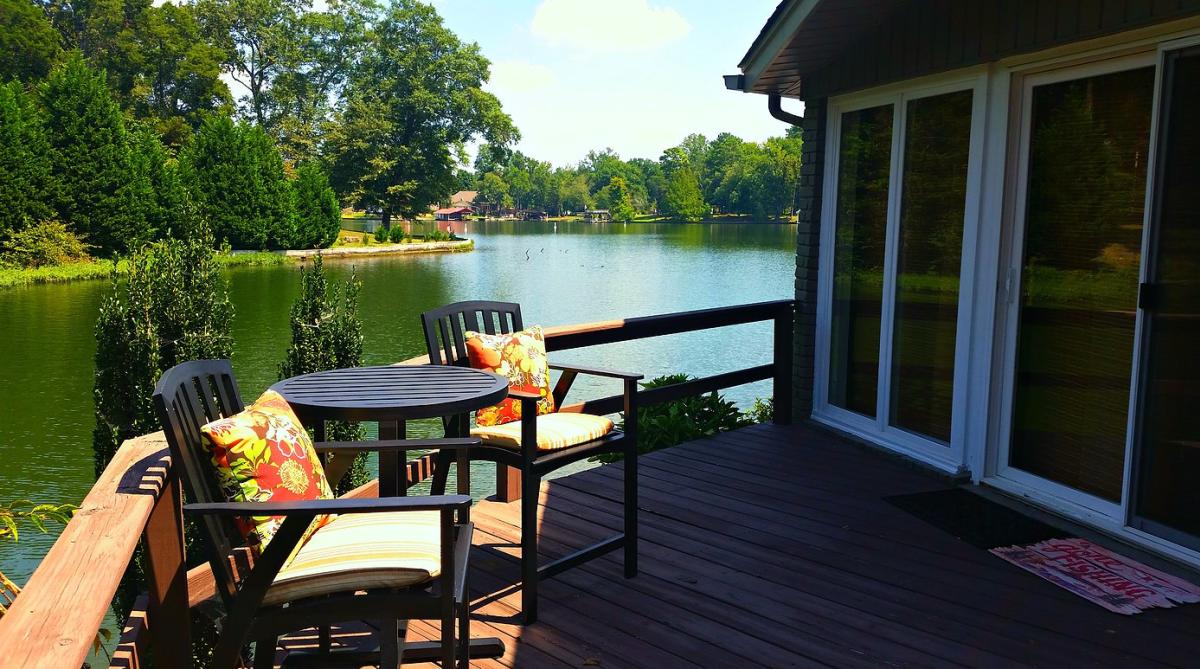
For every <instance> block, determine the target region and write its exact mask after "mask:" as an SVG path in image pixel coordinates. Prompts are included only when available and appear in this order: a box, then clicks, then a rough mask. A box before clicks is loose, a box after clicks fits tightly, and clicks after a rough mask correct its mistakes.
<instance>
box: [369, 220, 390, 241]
mask: <svg viewBox="0 0 1200 669" xmlns="http://www.w3.org/2000/svg"><path fill="white" fill-rule="evenodd" d="M390 234H391V233H390V232H388V229H387V228H385V227H383V226H382V225H381V226H379V227H377V228H375V241H377V242H379V243H380V244H383V243H385V242H386V241H387V240H388V235H390ZM363 240H364V241H365V240H366V237H363Z"/></svg>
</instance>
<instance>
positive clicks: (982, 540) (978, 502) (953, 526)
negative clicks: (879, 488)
mask: <svg viewBox="0 0 1200 669" xmlns="http://www.w3.org/2000/svg"><path fill="white" fill-rule="evenodd" d="M884 499H885V500H887V501H888V502H890V503H891V504H892V505H894V506H896V507H898V508H900V509H903V510H905V511H907V512H909V513H911V514H912V515H914V516H916V517H918V518H920V519H921V520H923V521H925V522H927V523H929V524H930V525H933V526H934V527H936V528H938V529H940V530H942V531H943V532H946V533H948V534H951V535H953V536H955V537H957V538H958V539H960V540H962V541H964V542H966V543H968V544H970V545H972V546H974V547H976V548H981V549H983V550H989V549H992V548H995V547H996V546H1013V545H1020V544H1032V543H1037V542H1039V541H1045V540H1046V539H1055V538H1059V537H1063V536H1066V532H1063V531H1062V530H1060V529H1058V528H1056V527H1053V526H1051V525H1047V524H1046V523H1043V522H1041V521H1040V520H1036V519H1034V518H1030V517H1029V516H1026V515H1025V514H1023V513H1021V512H1019V511H1015V510H1013V509H1011V508H1009V507H1007V506H1004V505H1003V504H998V503H996V502H993V501H992V500H990V499H987V498H986V497H984V496H982V495H977V494H975V493H973V492H971V491H969V490H965V489H963V488H947V489H945V490H934V491H931V492H918V493H914V494H910V495H893V496H891V497H884Z"/></svg>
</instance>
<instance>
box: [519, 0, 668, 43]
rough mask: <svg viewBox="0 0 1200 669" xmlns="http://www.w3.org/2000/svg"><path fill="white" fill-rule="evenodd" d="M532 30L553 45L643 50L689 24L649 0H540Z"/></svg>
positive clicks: (661, 41) (663, 40) (666, 40)
mask: <svg viewBox="0 0 1200 669" xmlns="http://www.w3.org/2000/svg"><path fill="white" fill-rule="evenodd" d="M530 28H531V30H532V31H533V33H534V34H535V35H537V36H539V37H541V38H542V39H544V40H546V41H547V42H549V43H550V44H553V45H561V46H569V47H575V48H579V49H586V50H591V51H644V50H649V49H654V48H657V47H660V46H663V45H665V44H669V43H671V42H674V41H676V40H678V39H681V38H683V36H684V35H686V34H687V33H688V31H689V30H690V29H691V26H689V25H688V22H687V21H686V20H685V19H684V18H683V16H681V15H680V14H679V12H677V11H675V10H674V9H670V8H668V7H652V6H650V2H649V0H603V1H600V0H543V2H542V4H541V5H539V6H538V8H537V11H535V12H534V14H533V24H532V25H531V26H530Z"/></svg>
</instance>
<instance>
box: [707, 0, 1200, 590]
mask: <svg viewBox="0 0 1200 669" xmlns="http://www.w3.org/2000/svg"><path fill="white" fill-rule="evenodd" d="M740 70H741V72H740V74H735V75H729V76H727V77H726V85H727V87H729V88H731V89H735V90H741V91H745V92H747V93H757V94H762V95H764V96H767V99H766V100H764V102H766V103H767V104H765V105H764V107H766V108H765V109H764V110H763V113H768V112H769V113H771V114H772V115H773V116H775V117H776V118H779V119H781V120H784V121H786V122H789V123H793V124H798V125H802V127H803V137H804V149H803V152H804V153H803V167H802V170H801V173H802V175H803V176H802V184H801V189H802V193H801V207H800V209H801V213H800V221H799V234H798V237H799V243H798V262H797V270H796V298H797V331H796V341H797V349H796V351H797V355H796V365H797V379H798V381H797V388H796V398H795V399H796V402H795V405H796V407H797V412H798V413H799V414H801V415H802V416H803V417H805V418H809V417H810V418H811V419H812V420H813V421H816V422H818V423H821V424H823V425H826V426H829V427H832V428H836V429H837V430H840V431H842V432H845V433H849V434H851V435H854V436H855V437H857V438H859V439H862V440H866V441H868V442H872V443H874V444H877V445H879V446H881V447H883V448H886V449H890V450H892V451H895V452H898V453H901V454H904V455H905V456H908V457H910V458H913V459H916V460H919V461H921V462H923V463H925V464H927V465H929V466H932V467H935V468H937V469H939V470H942V471H944V472H947V473H951V474H961V475H964V476H969V477H970V478H971V480H973V481H974V482H976V483H978V484H981V485H984V486H989V487H991V488H994V489H996V490H999V491H1002V492H1004V493H1007V494H1010V495H1012V496H1014V497H1017V498H1022V499H1025V500H1027V501H1030V502H1032V503H1034V504H1037V505H1040V506H1042V507H1044V508H1046V509H1048V510H1050V511H1052V512H1054V513H1057V514H1061V515H1064V516H1067V517H1070V518H1072V519H1075V520H1077V521H1080V522H1083V523H1085V524H1088V525H1091V526H1093V527H1096V528H1099V529H1100V530H1102V531H1105V532H1107V533H1109V534H1111V535H1113V536H1115V537H1118V538H1120V539H1122V540H1125V541H1128V542H1131V543H1135V544H1138V545H1141V546H1142V547H1146V548H1150V549H1152V550H1156V551H1158V552H1160V553H1162V554H1165V555H1168V556H1171V557H1173V558H1175V559H1177V560H1179V561H1182V562H1185V563H1190V564H1192V565H1193V566H1195V565H1200V354H1197V342H1200V215H1198V214H1197V212H1198V211H1200V200H1198V198H1200V188H1198V186H1200V2H1195V1H1187V0H1183V1H1173V2H1135V1H1132V0H1123V1H1108V2H1102V1H1100V0H1041V1H1039V2H1032V1H1028V0H978V1H969V2H954V1H949V0H877V1H870V0H786V1H785V2H782V3H780V5H779V6H778V8H777V9H776V11H775V13H774V14H773V15H772V17H771V18H770V20H769V21H768V23H767V24H766V25H765V26H764V27H763V29H762V32H761V34H760V35H759V36H758V38H757V39H756V40H755V42H754V43H753V45H752V46H751V47H750V50H749V52H748V53H747V54H746V56H745V58H744V59H743V60H742V62H741V64H740ZM785 99H792V100H797V99H798V100H802V101H803V117H802V118H801V117H799V116H797V115H793V114H792V113H789V112H788V111H786V110H785V109H784V107H785V106H793V105H794V106H795V107H796V109H797V110H799V108H800V103H799V102H795V101H793V102H790V103H789V102H785V101H784V100H785Z"/></svg>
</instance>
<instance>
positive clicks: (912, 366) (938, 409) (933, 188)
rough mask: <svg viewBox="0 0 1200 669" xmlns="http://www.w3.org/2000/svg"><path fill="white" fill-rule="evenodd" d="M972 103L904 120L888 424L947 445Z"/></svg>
mask: <svg viewBox="0 0 1200 669" xmlns="http://www.w3.org/2000/svg"><path fill="white" fill-rule="evenodd" d="M972 97H973V94H972V91H970V90H965V91H958V92H954V93H948V94H945V95H936V96H931V97H926V98H918V99H916V100H911V101H909V102H908V104H907V105H906V109H905V119H904V125H905V132H904V167H903V169H902V170H901V174H902V177H903V181H902V182H901V183H902V186H901V188H902V190H901V205H900V228H899V240H898V249H897V257H896V284H895V285H896V294H895V309H894V316H893V319H894V325H893V335H892V351H891V358H892V360H891V368H892V369H891V375H892V377H891V388H890V394H891V399H890V405H891V413H890V422H891V424H892V425H894V426H896V427H900V428H903V429H906V430H909V431H912V432H916V433H918V434H922V435H925V436H927V437H932V438H933V439H936V440H938V441H942V442H947V443H948V442H949V441H950V418H951V409H952V407H953V394H954V348H955V339H956V337H957V336H958V282H959V272H960V269H961V265H962V240H963V216H964V213H965V207H966V198H967V160H968V157H969V154H970V148H971V102H972Z"/></svg>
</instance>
